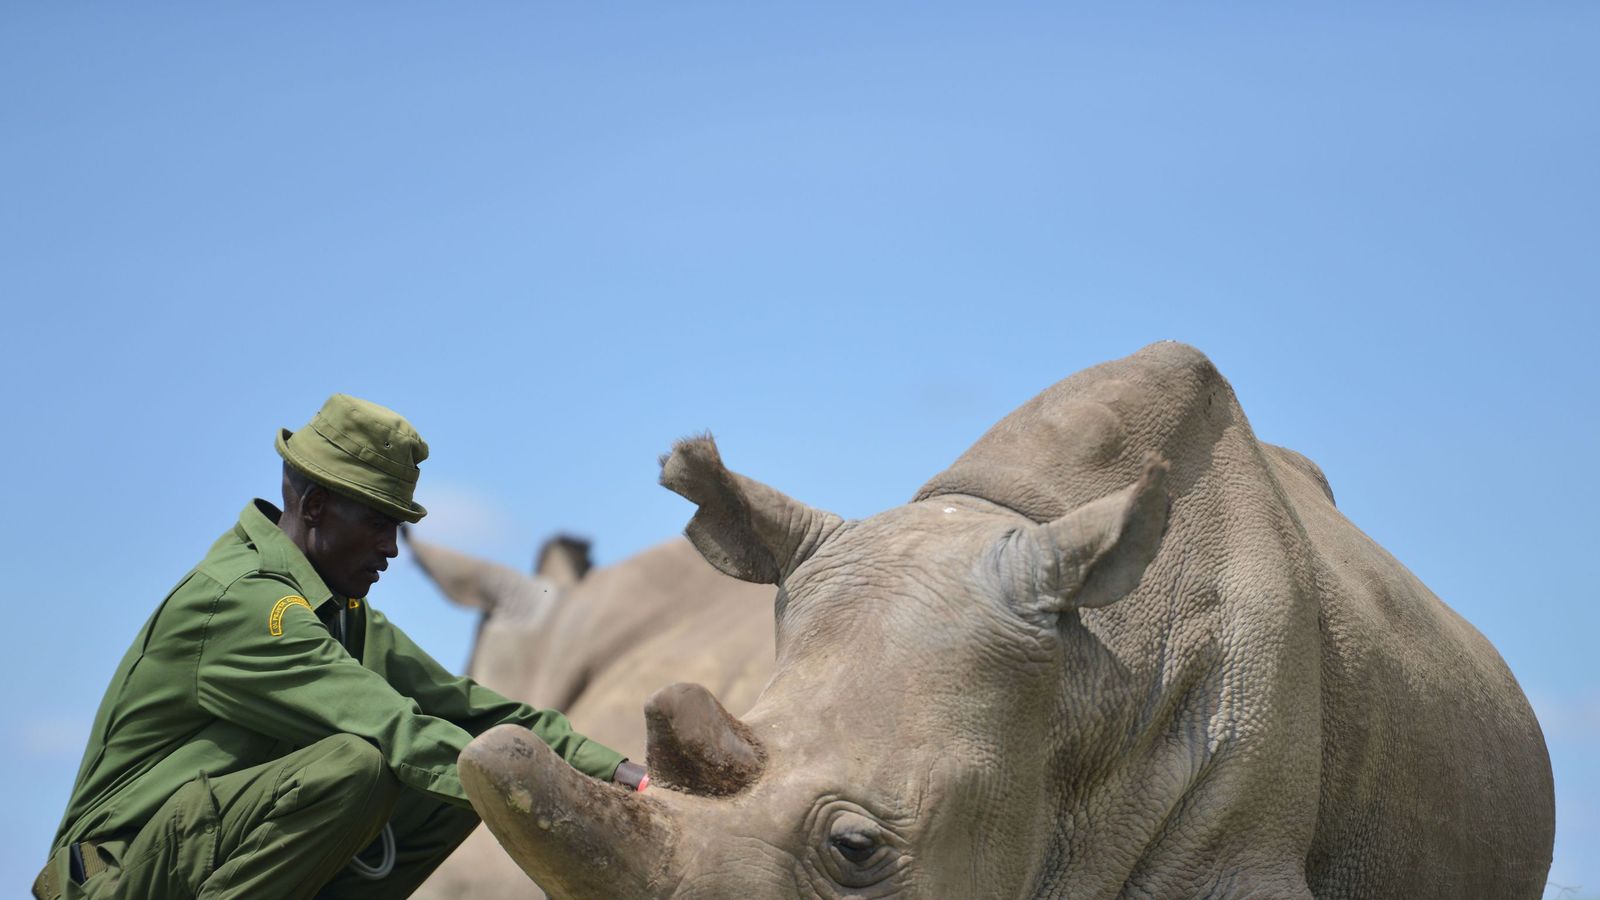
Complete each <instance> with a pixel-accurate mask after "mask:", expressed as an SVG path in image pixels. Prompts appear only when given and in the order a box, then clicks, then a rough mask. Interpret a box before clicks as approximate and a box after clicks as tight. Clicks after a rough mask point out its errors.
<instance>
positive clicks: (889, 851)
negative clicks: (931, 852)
mask: <svg viewBox="0 0 1600 900" xmlns="http://www.w3.org/2000/svg"><path fill="white" fill-rule="evenodd" d="M830 806H831V809H827V810H826V811H825V812H824V815H823V820H822V823H821V828H820V829H819V830H820V832H821V833H820V834H818V835H817V842H816V843H815V844H813V845H812V846H814V847H816V848H817V851H818V856H816V857H814V859H815V860H816V862H817V863H818V866H819V868H820V870H821V872H820V874H823V875H825V876H826V877H827V878H828V879H829V880H830V881H832V882H833V883H834V884H835V885H840V886H843V887H847V888H865V887H871V886H872V885H875V884H878V883H879V882H882V881H884V880H885V879H888V878H893V877H895V874H896V873H897V872H899V871H900V870H901V869H904V868H905V867H906V866H907V865H908V864H909V862H910V858H909V857H908V856H907V855H906V853H905V849H906V845H905V842H904V841H903V840H901V839H900V837H899V836H898V835H896V834H895V833H894V831H893V830H891V829H890V828H888V827H886V826H885V825H884V824H883V823H882V822H880V821H878V820H877V819H875V818H873V817H872V816H870V815H868V814H867V812H866V810H863V809H861V808H860V807H857V806H856V805H855V804H853V803H849V802H847V801H843V800H836V801H833V802H832V803H831V804H830ZM832 894H833V890H832V889H829V890H826V891H822V892H821V895H822V896H831V895H832Z"/></svg>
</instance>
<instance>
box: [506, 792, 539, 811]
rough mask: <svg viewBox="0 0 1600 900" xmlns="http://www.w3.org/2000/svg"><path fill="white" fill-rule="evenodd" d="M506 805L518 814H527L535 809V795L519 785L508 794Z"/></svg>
mask: <svg viewBox="0 0 1600 900" xmlns="http://www.w3.org/2000/svg"><path fill="white" fill-rule="evenodd" d="M506 804H507V805H508V806H510V807H511V808H512V809H514V810H516V811H517V812H522V813H525V812H527V811H528V810H530V809H532V808H533V795H532V794H530V793H528V789H527V788H525V787H521V786H520V785H519V786H517V787H513V788H512V789H511V790H510V791H509V792H507V793H506Z"/></svg>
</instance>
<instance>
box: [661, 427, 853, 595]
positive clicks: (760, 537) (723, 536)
mask: <svg viewBox="0 0 1600 900" xmlns="http://www.w3.org/2000/svg"><path fill="white" fill-rule="evenodd" d="M661 485H662V486H663V487H665V488H667V489H668V490H671V491H673V492H675V493H678V494H681V495H683V496H684V497H685V498H687V499H689V500H691V501H693V502H694V503H696V504H697V505H699V507H700V509H699V510H698V511H696V512H695V514H694V518H693V519H691V520H689V525H688V527H687V528H685V529H684V530H683V533H684V535H686V536H687V537H688V538H689V541H690V543H692V544H694V546H695V549H696V550H699V551H700V555H701V556H704V557H705V558H706V561H707V562H709V563H711V564H712V565H713V566H715V567H717V569H718V570H720V571H721V572H723V573H725V574H728V575H732V576H733V577H735V578H739V579H742V580H744V581H753V582H756V583H757V584H777V583H778V582H779V581H782V580H783V579H784V578H787V577H788V576H789V573H791V572H793V571H794V570H795V567H796V566H799V565H800V564H801V563H802V562H805V560H806V559H807V558H809V557H810V556H811V554H812V553H815V552H816V549H817V547H818V546H820V545H821V544H822V542H823V541H824V540H826V539H827V538H828V536H829V535H831V534H832V533H833V532H834V531H835V530H836V529H838V527H839V526H840V525H841V524H843V521H844V520H843V519H840V518H839V517H838V516H836V515H834V514H833V513H830V512H823V511H822V510H819V509H813V508H811V507H809V506H806V505H805V504H804V503H800V502H799V501H796V500H793V499H791V498H789V497H787V496H785V495H784V494H782V493H779V492H778V491H775V490H773V489H772V488H770V487H767V486H766V485H764V484H761V483H760V482H758V481H752V480H750V479H748V478H746V477H744V476H743V475H738V474H736V473H733V472H730V471H728V469H727V467H726V466H724V465H723V464H722V456H721V455H720V454H718V453H717V444H716V442H715V441H714V440H712V438H711V436H710V435H709V434H708V435H704V436H702V437H695V438H688V439H686V440H682V441H679V442H678V443H677V445H676V446H674V447H673V448H672V452H671V453H668V454H667V455H666V456H663V457H662V458H661Z"/></svg>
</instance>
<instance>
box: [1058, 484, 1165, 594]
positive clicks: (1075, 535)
mask: <svg viewBox="0 0 1600 900" xmlns="http://www.w3.org/2000/svg"><path fill="white" fill-rule="evenodd" d="M1169 505H1170V501H1169V498H1168V495H1167V464H1166V462H1165V461H1163V460H1161V459H1160V458H1159V457H1157V456H1154V455H1151V456H1148V457H1146V458H1145V461H1144V467H1143V470H1142V472H1141V473H1140V475H1139V480H1138V481H1135V482H1134V483H1133V484H1131V485H1128V486H1127V487H1125V488H1123V489H1122V490H1119V491H1117V492H1115V493H1113V494H1110V495H1107V496H1105V497H1101V498H1100V499H1099V500H1095V501H1092V502H1090V503H1085V504H1084V505H1082V506H1080V507H1078V508H1077V509H1075V510H1073V511H1072V512H1069V513H1067V514H1066V515H1064V516H1062V517H1061V518H1059V519H1056V520H1054V521H1051V522H1046V523H1044V524H1042V525H1034V526H1032V528H1031V529H1030V530H1029V533H1030V536H1031V537H1032V538H1033V541H1032V545H1033V546H1034V548H1036V549H1035V553H1036V554H1037V555H1038V565H1040V566H1041V567H1042V568H1043V571H1044V572H1045V576H1044V578H1043V579H1042V580H1041V585H1040V589H1039V590H1038V592H1037V593H1038V596H1037V598H1036V600H1035V601H1034V602H1036V603H1037V604H1038V611H1040V612H1046V613H1055V614H1060V613H1063V612H1066V611H1067V610H1069V609H1080V608H1085V607H1087V608H1091V609H1092V608H1095V607H1100V606H1106V605H1108V604H1111V603H1115V602H1116V601H1118V600H1120V599H1122V598H1123V597H1125V596H1127V595H1128V594H1129V593H1130V592H1132V591H1133V589H1134V588H1135V587H1137V586H1138V584H1139V579H1140V578H1142V577H1143V576H1144V570H1145V567H1146V566H1148V565H1149V564H1150V561H1151V560H1153V559H1155V557H1156V552H1157V551H1159V550H1160V549H1161V538H1162V536H1163V535H1164V534H1165V532H1166V528H1167V510H1168V507H1169Z"/></svg>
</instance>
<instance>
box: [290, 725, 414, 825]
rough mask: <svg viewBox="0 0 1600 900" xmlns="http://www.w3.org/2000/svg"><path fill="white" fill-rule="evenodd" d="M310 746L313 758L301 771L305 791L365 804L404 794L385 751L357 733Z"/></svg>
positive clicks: (310, 754)
mask: <svg viewBox="0 0 1600 900" xmlns="http://www.w3.org/2000/svg"><path fill="white" fill-rule="evenodd" d="M307 749H308V750H310V751H311V752H310V753H309V754H308V755H309V757H310V758H309V759H307V760H306V763H305V765H304V766H303V767H302V768H301V770H300V772H299V777H300V790H301V791H302V792H305V791H308V790H309V791H311V792H313V793H315V794H316V795H317V796H319V797H322V798H326V799H329V800H333V801H336V802H347V803H352V804H359V805H360V806H361V807H370V806H373V805H379V804H381V805H384V806H388V805H391V804H392V803H393V802H394V800H395V799H396V798H397V797H398V796H399V795H400V790H401V788H400V782H399V780H397V779H396V778H395V777H394V773H393V772H391V771H390V770H389V764H388V763H387V762H385V761H384V759H383V753H382V752H380V751H379V750H378V748H377V747H374V746H372V745H371V744H369V743H367V742H366V741H364V740H362V739H361V738H359V737H356V736H355V735H353V734H335V735H332V736H330V737H326V738H323V739H322V740H320V741H318V742H317V743H315V744H313V745H311V747H309V748H307ZM352 811H353V812H354V811H355V810H352Z"/></svg>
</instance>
